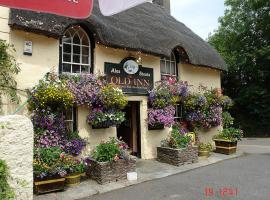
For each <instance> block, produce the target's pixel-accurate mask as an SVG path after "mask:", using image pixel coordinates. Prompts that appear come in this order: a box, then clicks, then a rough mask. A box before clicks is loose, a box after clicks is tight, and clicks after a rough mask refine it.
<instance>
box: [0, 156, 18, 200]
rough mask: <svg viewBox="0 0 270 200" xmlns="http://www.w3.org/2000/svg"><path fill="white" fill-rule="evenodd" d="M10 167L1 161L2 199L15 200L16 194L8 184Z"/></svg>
mask: <svg viewBox="0 0 270 200" xmlns="http://www.w3.org/2000/svg"><path fill="white" fill-rule="evenodd" d="M8 177H9V172H8V166H7V164H6V162H5V161H3V160H0V199H3V200H8V199H13V198H14V196H15V194H14V192H13V190H12V189H11V187H10V186H9V184H8V180H7V179H8Z"/></svg>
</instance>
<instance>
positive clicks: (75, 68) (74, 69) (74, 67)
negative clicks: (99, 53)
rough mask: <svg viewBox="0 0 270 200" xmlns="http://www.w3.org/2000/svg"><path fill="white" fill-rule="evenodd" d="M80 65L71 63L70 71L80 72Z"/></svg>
mask: <svg viewBox="0 0 270 200" xmlns="http://www.w3.org/2000/svg"><path fill="white" fill-rule="evenodd" d="M80 68H81V67H80V65H72V73H80V72H81V71H80Z"/></svg>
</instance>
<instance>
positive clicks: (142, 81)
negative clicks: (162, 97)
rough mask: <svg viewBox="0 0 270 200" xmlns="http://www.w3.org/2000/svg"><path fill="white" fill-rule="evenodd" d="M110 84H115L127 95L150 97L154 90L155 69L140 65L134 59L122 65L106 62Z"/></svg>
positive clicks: (123, 62) (106, 72)
mask: <svg viewBox="0 0 270 200" xmlns="http://www.w3.org/2000/svg"><path fill="white" fill-rule="evenodd" d="M105 74H106V80H107V82H108V83H113V84H115V85H117V86H119V87H120V88H122V90H123V92H124V93H126V94H134V95H148V91H149V90H151V89H152V88H153V85H154V76H153V69H152V68H146V67H142V66H141V65H138V64H137V63H136V62H135V61H134V60H133V59H128V60H127V59H125V60H124V61H122V62H121V63H120V64H115V63H108V62H105Z"/></svg>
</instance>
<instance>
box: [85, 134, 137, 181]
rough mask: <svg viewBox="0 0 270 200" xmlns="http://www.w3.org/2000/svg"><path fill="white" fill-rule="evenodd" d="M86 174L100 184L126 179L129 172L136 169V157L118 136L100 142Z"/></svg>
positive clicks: (89, 162) (90, 159)
mask: <svg viewBox="0 0 270 200" xmlns="http://www.w3.org/2000/svg"><path fill="white" fill-rule="evenodd" d="M87 163H88V167H87V170H86V174H87V175H88V176H89V177H90V178H91V179H93V180H96V181H97V182H98V183H99V184H104V183H108V182H114V181H119V180H124V179H126V178H127V172H132V171H135V168H136V158H135V157H133V156H131V155H130V152H129V151H128V146H127V145H126V144H125V143H124V142H123V141H120V140H118V139H116V138H111V139H110V140H109V141H107V142H102V143H100V144H99V145H98V146H97V147H96V149H95V150H94V151H93V153H92V154H91V158H89V159H88V162H87Z"/></svg>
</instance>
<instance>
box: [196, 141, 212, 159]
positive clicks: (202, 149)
mask: <svg viewBox="0 0 270 200" xmlns="http://www.w3.org/2000/svg"><path fill="white" fill-rule="evenodd" d="M198 148H199V152H198V153H199V154H198V155H199V156H200V157H206V158H208V157H209V156H210V152H211V151H212V144H211V143H199V145H198Z"/></svg>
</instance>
